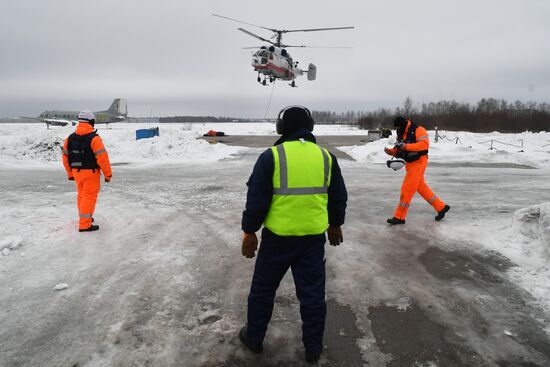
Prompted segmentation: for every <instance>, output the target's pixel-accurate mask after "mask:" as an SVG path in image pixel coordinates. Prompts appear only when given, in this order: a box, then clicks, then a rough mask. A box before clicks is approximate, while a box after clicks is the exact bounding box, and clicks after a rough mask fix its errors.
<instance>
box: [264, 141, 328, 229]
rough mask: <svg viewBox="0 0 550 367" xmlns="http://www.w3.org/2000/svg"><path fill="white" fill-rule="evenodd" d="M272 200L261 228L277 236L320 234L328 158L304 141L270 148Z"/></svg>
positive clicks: (325, 223)
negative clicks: (271, 153) (272, 161)
mask: <svg viewBox="0 0 550 367" xmlns="http://www.w3.org/2000/svg"><path fill="white" fill-rule="evenodd" d="M271 150H272V152H273V160H274V166H275V169H274V171H273V198H272V201H271V206H270V209H269V211H268V213H267V216H266V219H265V221H264V225H265V226H266V227H267V228H268V229H269V230H271V231H272V232H274V233H275V234H278V235H280V236H305V235H312V234H321V233H323V232H325V230H326V229H327V227H328V210H327V204H328V194H327V192H328V186H329V184H330V178H331V177H330V173H331V167H332V158H331V156H330V154H329V153H328V151H327V150H326V149H324V148H321V147H319V146H318V145H317V144H314V143H311V142H308V141H291V142H285V143H283V144H280V145H278V146H276V147H273V148H271Z"/></svg>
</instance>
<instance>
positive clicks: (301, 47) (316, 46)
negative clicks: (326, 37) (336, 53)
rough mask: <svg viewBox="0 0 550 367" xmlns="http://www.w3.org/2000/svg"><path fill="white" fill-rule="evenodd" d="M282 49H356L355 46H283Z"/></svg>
mask: <svg viewBox="0 0 550 367" xmlns="http://www.w3.org/2000/svg"><path fill="white" fill-rule="evenodd" d="M281 47H283V48H290V47H293V48H347V49H349V48H354V47H353V46H305V45H301V46H292V45H282V46H281Z"/></svg>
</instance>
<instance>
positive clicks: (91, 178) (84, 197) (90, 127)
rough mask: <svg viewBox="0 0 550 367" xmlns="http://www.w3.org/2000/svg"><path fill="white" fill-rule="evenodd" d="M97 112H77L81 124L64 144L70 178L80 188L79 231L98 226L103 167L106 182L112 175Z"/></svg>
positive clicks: (87, 230)
mask: <svg viewBox="0 0 550 367" xmlns="http://www.w3.org/2000/svg"><path fill="white" fill-rule="evenodd" d="M94 124H95V116H94V114H93V113H92V112H90V111H86V110H84V111H82V112H80V113H79V114H78V126H77V127H76V131H75V132H74V133H73V134H71V135H70V136H69V137H68V138H67V139H65V142H64V144H63V165H64V166H65V170H66V171H67V177H68V179H69V180H70V181H75V183H76V189H77V191H78V196H77V204H78V216H79V221H78V223H79V225H78V230H79V232H92V231H97V230H98V229H99V226H98V225H95V224H92V222H93V221H94V218H93V215H94V210H95V204H96V201H97V196H98V194H99V188H100V186H101V185H100V178H101V177H100V171H101V172H103V176H105V182H110V181H111V178H112V177H113V173H112V171H111V163H110V162H109V155H108V154H107V151H106V150H105V146H104V145H103V141H102V140H101V138H100V137H99V135H97V132H96V130H94Z"/></svg>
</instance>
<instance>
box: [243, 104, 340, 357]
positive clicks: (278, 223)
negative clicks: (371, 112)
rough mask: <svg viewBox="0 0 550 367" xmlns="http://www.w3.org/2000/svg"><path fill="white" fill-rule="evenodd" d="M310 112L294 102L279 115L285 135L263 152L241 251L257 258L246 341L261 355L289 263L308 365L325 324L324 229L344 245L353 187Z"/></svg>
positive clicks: (279, 128) (250, 195)
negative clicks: (317, 133)
mask: <svg viewBox="0 0 550 367" xmlns="http://www.w3.org/2000/svg"><path fill="white" fill-rule="evenodd" d="M313 125H314V121H313V118H312V117H311V113H310V112H309V110H308V109H307V108H305V107H302V106H290V107H287V108H285V109H283V110H282V111H281V112H280V113H279V117H278V119H277V133H278V134H281V135H282V136H281V138H280V139H279V140H278V141H277V142H276V143H275V146H274V147H272V148H270V149H268V150H266V151H265V152H263V153H262V154H261V155H260V157H259V158H258V161H257V162H256V165H255V166H254V170H253V172H252V175H251V176H250V179H249V180H248V182H247V186H248V193H247V200H246V209H245V211H244V212H243V218H242V230H243V232H244V233H243V242H242V254H243V256H245V257H247V258H253V257H254V256H255V252H256V249H257V248H258V239H257V237H256V233H255V232H256V231H258V230H259V229H260V227H261V226H262V224H263V225H264V228H263V230H262V242H261V245H260V249H259V251H258V258H257V259H256V266H255V268H254V275H253V278H252V285H251V288H250V294H249V296H248V315H247V324H246V326H244V327H243V328H241V330H240V332H239V339H240V340H241V342H242V343H243V344H244V345H245V346H246V347H247V348H248V349H250V350H251V351H252V352H254V353H261V352H262V350H263V347H262V343H263V340H264V337H265V333H266V330H267V325H268V323H269V321H270V319H271V315H272V312H273V305H274V299H275V292H276V291H277V288H278V287H279V283H280V281H281V279H282V278H283V276H284V275H285V273H286V272H287V271H288V269H289V268H290V269H291V270H292V275H293V278H294V284H295V286H296V295H297V297H298V299H299V301H300V315H301V318H302V333H303V336H302V341H303V343H304V347H305V358H306V361H307V362H310V363H317V361H318V360H319V358H320V355H321V351H322V341H323V333H324V328H325V317H326V304H325V262H324V256H325V247H324V246H325V242H326V237H325V232H327V234H328V239H329V242H330V244H331V245H333V246H338V245H339V244H340V243H342V242H343V236H342V230H341V228H340V226H341V225H342V224H343V223H344V217H345V211H346V202H347V191H346V186H345V184H344V179H343V177H342V174H341V172H340V167H339V166H338V162H337V160H336V157H335V156H334V155H333V154H331V153H329V152H328V151H327V150H326V149H324V148H321V147H320V146H318V145H317V144H316V140H315V137H314V136H313V134H312V131H313Z"/></svg>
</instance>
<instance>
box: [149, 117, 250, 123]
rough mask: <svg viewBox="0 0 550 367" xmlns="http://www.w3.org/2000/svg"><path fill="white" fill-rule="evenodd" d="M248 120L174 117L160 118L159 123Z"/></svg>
mask: <svg viewBox="0 0 550 367" xmlns="http://www.w3.org/2000/svg"><path fill="white" fill-rule="evenodd" d="M250 121H251V120H250V119H239V118H234V117H214V116H174V117H160V118H159V122H160V123H174V122H250Z"/></svg>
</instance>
